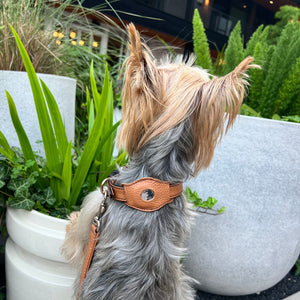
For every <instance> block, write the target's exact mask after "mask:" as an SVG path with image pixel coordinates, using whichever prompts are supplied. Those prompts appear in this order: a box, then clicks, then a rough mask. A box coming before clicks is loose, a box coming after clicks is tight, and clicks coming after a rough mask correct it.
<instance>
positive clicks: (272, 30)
mask: <svg viewBox="0 0 300 300" xmlns="http://www.w3.org/2000/svg"><path fill="white" fill-rule="evenodd" d="M275 18H276V19H278V22H276V24H274V25H270V26H268V27H269V34H268V41H269V43H270V44H276V43H277V39H278V37H279V36H280V34H281V32H282V30H283V29H284V27H285V26H286V25H287V24H288V23H290V22H299V19H300V9H299V7H296V6H290V5H283V6H281V7H280V9H279V10H278V11H277V12H276V13H275Z"/></svg>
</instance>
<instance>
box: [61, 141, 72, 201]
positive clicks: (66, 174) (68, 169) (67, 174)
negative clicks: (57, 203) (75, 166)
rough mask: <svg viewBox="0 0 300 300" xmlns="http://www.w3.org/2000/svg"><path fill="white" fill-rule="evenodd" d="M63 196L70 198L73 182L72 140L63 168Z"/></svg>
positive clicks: (66, 198)
mask: <svg viewBox="0 0 300 300" xmlns="http://www.w3.org/2000/svg"><path fill="white" fill-rule="evenodd" d="M62 181H63V184H62V198H63V199H65V200H69V197H70V191H71V183H72V141H70V143H69V144H68V146H67V150H66V155H65V157H64V165H63V170H62Z"/></svg>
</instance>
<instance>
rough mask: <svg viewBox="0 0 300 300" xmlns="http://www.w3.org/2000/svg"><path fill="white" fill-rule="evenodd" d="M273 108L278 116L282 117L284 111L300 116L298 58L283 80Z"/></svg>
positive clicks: (299, 66) (299, 67) (299, 61)
mask: <svg viewBox="0 0 300 300" xmlns="http://www.w3.org/2000/svg"><path fill="white" fill-rule="evenodd" d="M274 106H275V107H274V111H275V112H276V113H277V114H279V115H283V114H284V113H285V112H286V111H292V112H293V113H295V114H296V115H300V56H299V57H298V58H297V60H296V63H295V64H294V65H292V68H291V69H290V71H289V73H288V76H287V78H285V79H284V81H283V83H282V85H281V87H280V89H279V91H278V94H277V98H276V100H275V103H274Z"/></svg>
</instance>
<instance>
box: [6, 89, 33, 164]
mask: <svg viewBox="0 0 300 300" xmlns="http://www.w3.org/2000/svg"><path fill="white" fill-rule="evenodd" d="M5 93H6V98H7V102H8V107H9V112H10V116H11V120H12V122H13V125H14V128H15V130H16V133H17V135H18V139H19V142H20V146H21V149H22V152H23V155H24V158H25V160H33V161H35V164H34V166H33V168H34V169H35V170H38V166H37V163H36V160H35V156H34V153H33V151H32V148H31V145H30V142H29V139H28V137H27V134H26V132H25V130H24V128H23V125H22V123H21V121H20V118H19V115H18V112H17V109H16V105H15V103H14V101H13V98H12V97H11V95H10V94H9V92H8V91H5Z"/></svg>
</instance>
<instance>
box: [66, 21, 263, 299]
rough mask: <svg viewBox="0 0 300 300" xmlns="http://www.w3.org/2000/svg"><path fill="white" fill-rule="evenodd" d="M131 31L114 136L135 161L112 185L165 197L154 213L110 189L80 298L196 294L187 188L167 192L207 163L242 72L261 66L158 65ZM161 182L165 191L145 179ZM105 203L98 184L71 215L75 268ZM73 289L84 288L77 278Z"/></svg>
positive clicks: (69, 238) (237, 95)
mask: <svg viewBox="0 0 300 300" xmlns="http://www.w3.org/2000/svg"><path fill="white" fill-rule="evenodd" d="M128 33H129V50H130V56H129V57H128V58H127V60H126V61H125V63H124V87H123V107H122V123H121V127H120V130H119V133H118V136H117V142H118V146H119V147H121V148H123V149H125V150H126V151H127V153H128V155H129V158H130V162H129V164H128V165H127V166H126V167H124V168H121V169H120V170H119V174H118V175H115V176H113V177H112V178H111V186H115V187H120V189H121V188H122V187H125V189H126V188H127V187H128V186H131V184H132V182H135V181H137V180H139V179H144V178H146V179H147V180H148V181H147V180H146V189H144V190H143V191H144V192H145V191H146V196H145V195H144V196H141V197H142V200H141V201H140V202H143V201H144V202H145V203H146V202H147V201H148V200H150V202H151V201H152V200H153V199H154V198H156V199H158V200H157V201H160V197H165V199H166V200H165V201H164V203H163V204H162V205H161V206H159V207H156V210H154V211H152V210H147V209H144V208H142V209H139V208H138V209H137V208H136V207H135V206H134V205H130V204H129V203H130V201H131V200H132V199H131V197H133V196H134V197H135V196H136V195H134V194H130V193H129V194H127V195H125V196H126V197H127V199H123V200H121V201H117V200H116V199H115V197H114V193H111V192H110V193H108V197H107V199H105V200H106V207H107V209H106V212H105V213H104V214H103V216H102V217H101V226H100V236H99V238H98V240H97V244H96V248H95V252H94V255H93V260H92V263H91V266H90V268H89V270H88V272H87V274H86V278H85V280H84V281H83V284H82V286H81V288H80V295H79V296H78V298H79V299H85V300H91V299H99V300H100V299H101V300H191V299H194V290H193V288H192V284H193V283H192V281H191V279H190V278H189V277H188V276H186V275H185V274H184V273H183V270H182V266H181V263H180V259H181V258H182V257H183V256H184V255H185V249H184V248H183V242H184V240H185V238H186V236H187V234H188V233H189V227H190V226H189V224H190V221H191V217H190V213H189V210H188V209H187V204H186V199H185V197H184V196H183V195H182V193H181V190H180V193H179V195H178V194H177V195H175V194H174V195H175V196H174V195H173V199H171V198H170V197H171V196H170V197H169V194H168V193H169V190H171V188H172V186H176V185H180V184H182V182H184V181H185V180H187V179H188V178H189V177H190V176H192V175H196V174H197V173H198V172H199V171H200V170H201V169H204V168H207V167H208V166H209V164H210V162H211V160H212V157H213V154H214V149H215V147H216V145H217V144H218V142H220V140H221V138H222V136H223V134H224V133H227V130H228V129H229V128H230V127H231V126H232V124H233V122H234V120H235V118H236V116H237V114H238V113H239V110H240V106H241V103H242V100H243V96H244V91H245V88H246V86H247V84H248V82H247V78H248V75H247V74H246V71H247V69H248V68H251V67H257V66H256V65H254V64H251V62H252V61H253V59H252V58H251V57H248V58H246V59H245V60H243V61H242V62H241V63H240V64H239V65H238V66H237V67H236V68H235V69H234V70H233V71H232V72H231V73H229V74H227V75H225V76H224V77H220V78H217V77H212V76H210V75H209V74H208V73H207V72H206V71H205V70H203V69H201V68H199V67H196V66H192V65H193V62H194V59H191V58H190V59H188V61H187V62H185V63H183V62H180V60H179V59H178V58H177V59H175V60H173V61H172V59H166V60H165V61H161V62H157V61H156V60H155V59H154V58H153V56H152V53H151V51H150V50H149V49H148V48H147V46H146V45H145V44H144V43H143V42H141V38H140V35H139V33H138V32H137V30H136V29H135V27H134V25H133V24H130V25H128ZM149 178H150V179H149ZM151 180H152V181H151ZM156 181H157V183H158V186H159V187H160V186H161V185H162V184H163V186H164V187H166V189H163V191H165V192H161V191H162V190H161V189H158V190H155V187H153V185H151V183H149V182H155V183H156ZM148 183H149V187H147V184H148ZM133 185H134V184H133ZM111 186H110V187H111ZM116 189H117V188H116ZM153 190H154V191H153ZM133 193H141V190H140V191H139V192H133ZM142 194H143V193H142ZM165 194H167V195H165ZM131 195H133V196H131ZM138 196H139V195H138ZM143 197H144V198H143ZM103 201H104V196H103V194H102V193H101V191H100V189H98V190H96V191H94V192H92V193H90V194H89V195H88V196H87V197H86V199H85V200H84V202H83V205H82V208H81V210H80V212H75V213H73V214H71V216H70V222H69V224H68V225H67V230H66V239H65V242H64V245H63V249H62V251H63V254H64V255H65V256H66V258H67V259H68V260H69V261H70V262H72V263H74V264H76V265H77V266H79V267H80V266H82V264H83V260H84V256H85V252H86V249H87V244H88V241H89V231H90V224H91V222H92V221H93V219H94V217H95V216H96V215H97V214H98V211H99V206H100V204H101V203H103ZM145 205H146V206H147V204H145ZM146 206H145V207H146ZM76 286H77V287H76V289H77V290H78V288H79V287H78V286H79V279H78V280H77V282H76Z"/></svg>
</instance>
